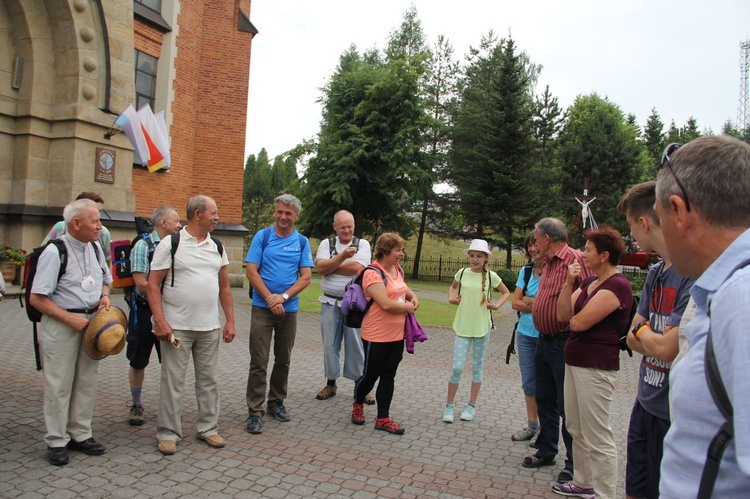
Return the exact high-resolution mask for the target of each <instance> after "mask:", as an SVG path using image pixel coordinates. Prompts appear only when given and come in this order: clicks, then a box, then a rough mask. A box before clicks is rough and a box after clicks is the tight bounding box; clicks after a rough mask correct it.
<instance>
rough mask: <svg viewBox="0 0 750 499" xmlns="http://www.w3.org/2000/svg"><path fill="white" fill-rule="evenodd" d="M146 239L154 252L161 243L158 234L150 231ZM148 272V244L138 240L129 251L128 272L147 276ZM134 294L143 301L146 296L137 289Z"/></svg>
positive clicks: (149, 267)
mask: <svg viewBox="0 0 750 499" xmlns="http://www.w3.org/2000/svg"><path fill="white" fill-rule="evenodd" d="M148 237H149V238H150V239H151V242H152V243H153V244H154V250H156V247H157V246H159V242H160V241H161V237H159V233H158V232H156V231H152V232H151V234H149V235H148ZM150 270H151V264H150V263H149V261H148V243H147V242H146V241H145V240H143V239H139V240H138V241H136V242H135V244H134V245H133V248H132V249H131V250H130V271H131V272H140V273H142V274H146V275H148V273H149V272H150ZM135 292H136V294H137V295H138V296H139V297H140V298H143V299H144V300H145V299H146V296H145V295H144V294H143V293H141V292H140V291H138V288H136V290H135Z"/></svg>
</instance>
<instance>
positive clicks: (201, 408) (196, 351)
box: [156, 329, 221, 441]
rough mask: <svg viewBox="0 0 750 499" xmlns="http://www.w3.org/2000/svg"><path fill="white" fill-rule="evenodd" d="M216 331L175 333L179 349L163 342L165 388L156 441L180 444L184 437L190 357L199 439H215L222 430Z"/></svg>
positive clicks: (217, 337)
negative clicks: (184, 403)
mask: <svg viewBox="0 0 750 499" xmlns="http://www.w3.org/2000/svg"><path fill="white" fill-rule="evenodd" d="M220 334H221V329H214V330H213V331H186V330H177V329H175V330H174V336H175V338H179V339H180V342H181V344H180V346H179V348H177V347H175V346H174V345H172V344H171V343H169V342H168V341H162V342H161V385H160V393H159V414H158V415H157V418H156V438H157V439H158V440H174V441H178V440H181V439H182V438H183V433H182V392H183V389H184V388H185V373H186V372H187V367H188V363H189V362H190V355H191V354H192V356H193V369H194V371H195V398H196V400H197V402H198V417H197V418H196V420H195V426H196V430H197V432H198V436H199V437H201V438H205V437H208V436H210V435H215V434H217V433H218V430H219V336H220Z"/></svg>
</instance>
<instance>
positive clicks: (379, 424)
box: [375, 418, 406, 435]
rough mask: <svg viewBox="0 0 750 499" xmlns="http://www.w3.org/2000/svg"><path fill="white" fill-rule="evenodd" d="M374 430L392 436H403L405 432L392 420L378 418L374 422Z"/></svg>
mask: <svg viewBox="0 0 750 499" xmlns="http://www.w3.org/2000/svg"><path fill="white" fill-rule="evenodd" d="M375 429H376V430H383V431H387V432H388V433H393V434H394V435H403V434H404V432H405V431H406V430H405V429H404V427H403V426H401V425H400V424H398V423H397V422H395V421H394V420H392V419H391V418H382V419H380V418H378V419H376V420H375Z"/></svg>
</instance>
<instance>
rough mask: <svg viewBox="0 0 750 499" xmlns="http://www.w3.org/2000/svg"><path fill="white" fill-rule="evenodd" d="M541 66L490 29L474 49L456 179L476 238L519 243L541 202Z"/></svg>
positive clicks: (460, 121)
mask: <svg viewBox="0 0 750 499" xmlns="http://www.w3.org/2000/svg"><path fill="white" fill-rule="evenodd" d="M538 73H539V67H538V66H536V65H534V64H533V63H531V61H530V60H529V57H528V56H527V55H526V54H525V53H523V52H521V53H517V51H516V45H515V42H514V40H513V39H512V38H510V37H509V38H508V39H503V40H501V41H500V43H497V42H496V41H495V38H494V35H493V34H492V33H490V34H489V35H487V36H484V37H482V40H481V42H480V48H479V49H478V50H477V49H470V56H469V67H468V68H467V71H466V82H465V90H464V92H463V94H462V96H461V104H460V107H459V111H458V114H457V117H456V124H455V133H454V138H453V148H452V151H451V153H452V154H451V157H452V160H453V163H452V179H453V183H454V184H455V185H456V187H457V189H458V194H459V198H460V203H461V208H462V211H463V213H464V216H465V217H466V220H467V222H468V223H469V224H470V225H475V226H476V228H477V237H483V238H486V239H490V240H492V241H493V242H495V243H496V244H499V245H500V246H501V247H503V248H505V250H506V252H507V261H506V265H508V266H510V264H511V256H512V249H513V246H514V243H515V242H516V240H517V239H521V238H522V237H523V236H521V235H520V234H521V231H525V229H526V227H527V226H528V224H529V216H530V214H531V213H533V210H534V206H536V205H537V204H538V195H537V194H536V192H535V191H536V190H535V188H534V184H533V175H531V172H532V168H531V167H532V165H533V163H534V152H533V139H532V131H533V122H532V117H533V110H534V101H533V98H532V94H531V88H532V85H533V83H534V82H535V81H536V78H537V76H538Z"/></svg>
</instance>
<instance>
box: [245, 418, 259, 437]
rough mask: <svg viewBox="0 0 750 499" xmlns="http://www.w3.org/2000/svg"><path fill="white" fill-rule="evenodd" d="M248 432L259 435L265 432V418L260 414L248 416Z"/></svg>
mask: <svg viewBox="0 0 750 499" xmlns="http://www.w3.org/2000/svg"><path fill="white" fill-rule="evenodd" d="M247 432H248V433H252V434H253V435H257V434H259V433H263V420H262V419H260V416H250V417H248V418H247Z"/></svg>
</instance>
